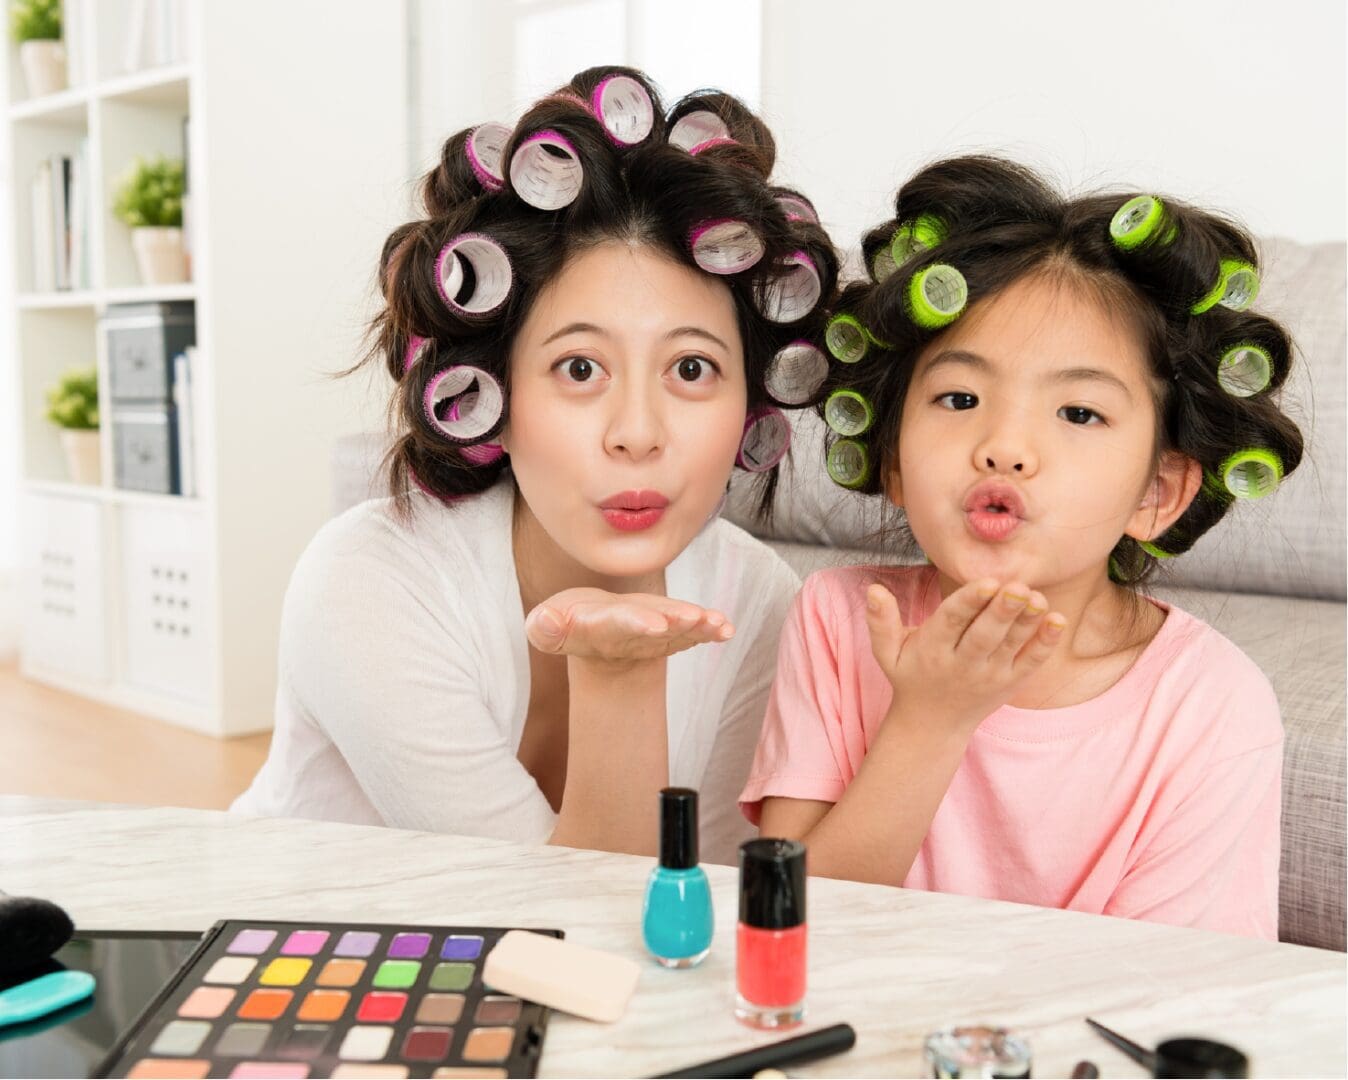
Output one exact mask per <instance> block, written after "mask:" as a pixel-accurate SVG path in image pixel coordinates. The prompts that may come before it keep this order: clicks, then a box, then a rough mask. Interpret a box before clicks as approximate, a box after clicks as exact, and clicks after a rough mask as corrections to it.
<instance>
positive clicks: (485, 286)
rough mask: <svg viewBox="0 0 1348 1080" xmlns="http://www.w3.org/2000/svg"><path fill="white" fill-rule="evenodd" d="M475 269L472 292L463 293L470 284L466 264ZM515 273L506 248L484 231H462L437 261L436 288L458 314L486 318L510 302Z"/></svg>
mask: <svg viewBox="0 0 1348 1080" xmlns="http://www.w3.org/2000/svg"><path fill="white" fill-rule="evenodd" d="M465 264H467V266H468V267H469V268H470V269H471V270H472V272H473V281H472V291H471V292H470V293H469V294H468V295H467V296H461V295H460V294H461V293H462V292H463V290H464V287H465V285H466V284H467V275H466V274H465V273H464V265H465ZM513 281H514V272H513V271H512V270H511V269H510V256H508V255H507V254H506V251H505V248H503V247H502V246H501V245H500V244H498V243H497V242H496V241H495V240H493V239H492V238H491V237H490V236H484V235H483V234H482V233H460V234H459V235H458V236H456V237H454V239H453V240H451V241H450V242H449V243H448V244H446V245H445V246H444V247H442V248H441V249H440V255H439V256H438V257H437V258H436V260H435V287H436V288H437V289H438V290H439V292H440V299H442V300H443V301H444V302H445V305H446V306H447V307H448V308H449V309H450V310H451V311H453V312H454V313H455V314H456V315H460V316H463V317H464V318H470V319H471V318H483V317H484V316H487V315H490V314H492V313H493V312H494V311H496V310H497V309H498V308H499V307H500V306H501V305H502V304H504V303H505V302H506V297H508V296H509V295H510V286H511V284H512V283H513Z"/></svg>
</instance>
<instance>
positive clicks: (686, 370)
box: [676, 356, 717, 383]
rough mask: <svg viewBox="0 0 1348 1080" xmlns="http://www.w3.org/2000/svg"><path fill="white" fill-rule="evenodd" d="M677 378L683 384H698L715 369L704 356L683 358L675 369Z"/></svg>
mask: <svg viewBox="0 0 1348 1080" xmlns="http://www.w3.org/2000/svg"><path fill="white" fill-rule="evenodd" d="M676 371H677V372H678V376H679V378H680V379H682V380H683V381H684V382H690V383H691V382H700V381H702V380H703V379H704V378H705V377H709V376H711V375H712V374H714V373H715V372H716V371H717V367H716V365H715V364H713V363H712V362H711V361H710V360H708V359H707V358H706V357H704V356H685V357H684V358H683V359H682V360H680V361H679V363H678V367H677V368H676Z"/></svg>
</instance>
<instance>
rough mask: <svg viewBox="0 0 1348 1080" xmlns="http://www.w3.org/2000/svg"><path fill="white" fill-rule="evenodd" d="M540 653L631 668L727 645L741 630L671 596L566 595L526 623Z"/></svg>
mask: <svg viewBox="0 0 1348 1080" xmlns="http://www.w3.org/2000/svg"><path fill="white" fill-rule="evenodd" d="M524 629H525V633H526V634H527V635H528V637H529V644H531V645H532V646H533V647H534V648H535V649H537V650H538V651H539V652H544V653H559V654H563V655H566V656H572V657H577V658H582V659H587V660H596V661H600V662H608V663H618V664H626V663H632V662H634V661H641V660H654V659H658V658H660V657H664V656H672V655H674V653H677V652H682V651H683V650H684V649H691V648H692V647H693V646H694V645H701V644H703V643H704V642H708V641H727V640H729V639H730V637H731V636H733V635H734V633H735V628H734V627H733V626H732V625H731V624H730V622H729V621H728V620H727V619H726V617H725V616H724V615H722V614H721V613H720V612H719V611H711V610H708V609H706V608H700V607H698V606H697V605H696V604H688V603H685V602H684V601H682V600H673V599H670V598H669V597H667V596H651V595H648V594H646V593H611V592H605V591H604V590H603V589H564V590H563V591H561V592H559V593H555V594H554V595H552V596H550V597H548V599H546V600H544V601H543V603H541V604H539V605H538V606H537V607H536V608H534V609H533V610H532V611H531V612H529V614H528V617H527V618H525V620H524Z"/></svg>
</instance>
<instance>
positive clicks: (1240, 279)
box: [1189, 259, 1259, 315]
mask: <svg viewBox="0 0 1348 1080" xmlns="http://www.w3.org/2000/svg"><path fill="white" fill-rule="evenodd" d="M1258 295H1259V272H1258V271H1257V270H1255V268H1254V267H1253V266H1251V265H1250V264H1249V263H1247V262H1245V261H1244V260H1243V259H1223V260H1222V261H1221V267H1220V269H1219V270H1218V273H1217V282H1216V284H1215V285H1213V286H1212V288H1211V289H1209V290H1208V291H1207V293H1206V294H1205V295H1204V296H1203V298H1202V299H1201V300H1199V301H1198V303H1196V304H1194V306H1193V307H1191V308H1190V309H1189V311H1190V313H1191V314H1194V315H1202V314H1203V312H1205V311H1208V310H1210V309H1211V308H1212V307H1214V306H1215V305H1217V304H1221V305H1222V307H1225V308H1230V309H1231V310H1232V311H1244V310H1245V309H1246V308H1248V307H1249V306H1250V305H1251V304H1253V303H1254V298H1255V297H1256V296H1258Z"/></svg>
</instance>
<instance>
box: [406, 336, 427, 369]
mask: <svg viewBox="0 0 1348 1080" xmlns="http://www.w3.org/2000/svg"><path fill="white" fill-rule="evenodd" d="M425 345H426V339H425V338H424V337H417V336H416V334H413V335H412V336H411V337H410V338H408V339H407V349H406V350H405V351H404V352H403V374H404V375H406V374H407V373H408V372H409V371H411V370H412V365H413V364H415V363H416V362H417V361H418V360H419V359H421V350H422V348H423V347H424V346H425Z"/></svg>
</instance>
